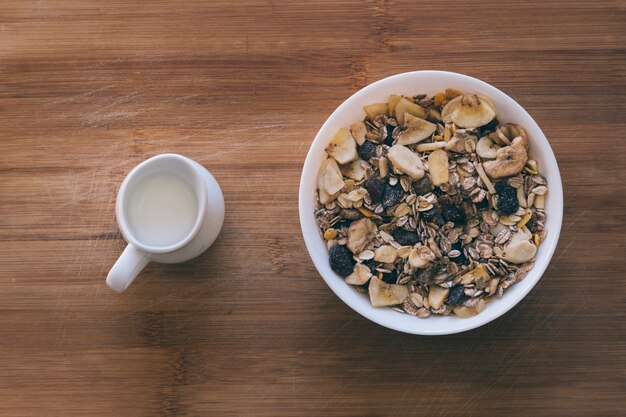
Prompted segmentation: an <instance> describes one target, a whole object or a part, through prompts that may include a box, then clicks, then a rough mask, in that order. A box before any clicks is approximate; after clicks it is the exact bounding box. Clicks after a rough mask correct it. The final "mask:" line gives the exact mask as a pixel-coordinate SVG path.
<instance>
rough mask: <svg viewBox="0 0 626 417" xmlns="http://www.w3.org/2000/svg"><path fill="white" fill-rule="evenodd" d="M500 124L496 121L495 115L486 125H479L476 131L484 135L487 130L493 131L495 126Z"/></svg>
mask: <svg viewBox="0 0 626 417" xmlns="http://www.w3.org/2000/svg"><path fill="white" fill-rule="evenodd" d="M499 124H500V122H498V119H496V118H495V117H494V118H493V119H492V120H491V121H490V122H489V123H487V124H486V125H482V126H481V127H479V128H478V131H479V132H480V136H481V137H482V136H485V134H486V133H487V132H494V131H495V130H496V127H498V125H499Z"/></svg>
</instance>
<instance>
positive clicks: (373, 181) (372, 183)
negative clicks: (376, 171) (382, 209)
mask: <svg viewBox="0 0 626 417" xmlns="http://www.w3.org/2000/svg"><path fill="white" fill-rule="evenodd" d="M365 189H366V190H367V192H368V193H369V194H370V198H371V199H372V203H374V204H378V203H380V201H381V200H382V199H383V193H384V192H385V182H384V181H383V180H381V179H380V178H370V179H369V180H367V181H365Z"/></svg>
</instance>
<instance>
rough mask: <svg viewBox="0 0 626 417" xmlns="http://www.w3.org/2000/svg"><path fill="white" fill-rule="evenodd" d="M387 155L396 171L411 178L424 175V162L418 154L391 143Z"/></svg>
mask: <svg viewBox="0 0 626 417" xmlns="http://www.w3.org/2000/svg"><path fill="white" fill-rule="evenodd" d="M387 157H388V158H389V160H390V161H391V163H392V164H393V166H394V168H395V169H397V170H398V171H400V172H402V173H405V174H406V175H408V176H409V177H411V179H413V180H419V179H420V178H422V177H423V176H424V168H425V167H424V164H423V163H422V160H421V159H420V157H419V156H417V154H416V153H415V152H413V151H412V150H410V149H409V148H407V147H405V146H402V145H393V146H392V147H391V148H389V151H388V152H387Z"/></svg>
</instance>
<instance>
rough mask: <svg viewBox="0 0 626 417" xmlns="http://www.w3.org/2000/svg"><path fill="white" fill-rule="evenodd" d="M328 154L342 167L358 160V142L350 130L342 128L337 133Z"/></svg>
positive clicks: (327, 150) (328, 148)
mask: <svg viewBox="0 0 626 417" xmlns="http://www.w3.org/2000/svg"><path fill="white" fill-rule="evenodd" d="M326 152H327V153H328V154H329V155H330V156H332V157H333V158H335V160H336V161H337V162H339V163H340V164H342V165H343V164H347V163H348V162H351V161H354V160H355V159H356V158H357V153H356V142H355V141H354V139H353V138H352V135H351V134H350V132H349V131H348V129H344V128H341V129H339V130H338V131H337V133H335V136H333V139H332V140H331V141H330V144H329V145H328V147H327V148H326Z"/></svg>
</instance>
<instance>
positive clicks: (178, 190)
mask: <svg viewBox="0 0 626 417" xmlns="http://www.w3.org/2000/svg"><path fill="white" fill-rule="evenodd" d="M129 194H130V195H129V201H128V222H129V226H130V228H131V229H132V231H133V234H134V235H135V237H136V238H137V240H139V241H140V242H141V243H143V244H145V245H150V246H169V245H172V244H175V243H177V242H180V241H181V240H183V239H184V238H185V237H187V236H188V235H189V233H190V232H191V230H192V229H193V226H194V224H195V222H196V218H197V217H198V202H197V201H196V196H195V193H194V191H193V189H192V188H191V186H190V185H189V184H188V183H187V181H185V180H184V179H183V178H182V177H180V176H178V175H176V174H173V173H158V174H153V175H149V176H147V177H146V178H143V179H141V180H140V181H139V182H138V183H137V185H136V186H135V187H134V188H133V190H132V192H131V193H129Z"/></svg>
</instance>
